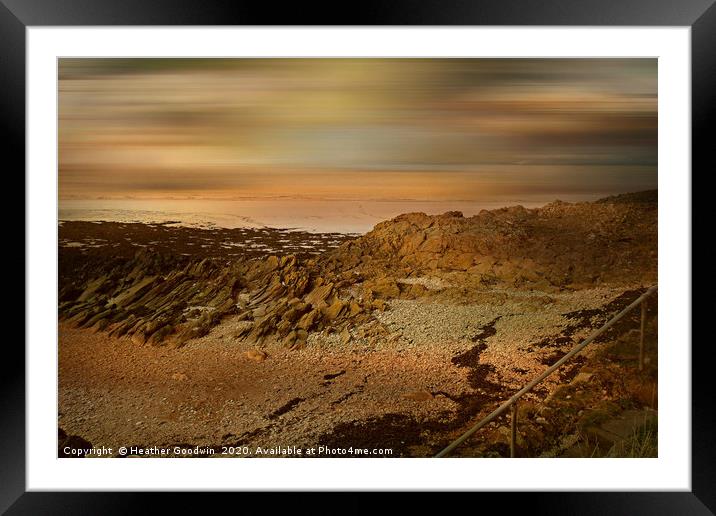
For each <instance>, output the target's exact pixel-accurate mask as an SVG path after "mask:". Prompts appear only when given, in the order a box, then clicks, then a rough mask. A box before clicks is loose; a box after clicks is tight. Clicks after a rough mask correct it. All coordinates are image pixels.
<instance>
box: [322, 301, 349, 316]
mask: <svg viewBox="0 0 716 516" xmlns="http://www.w3.org/2000/svg"><path fill="white" fill-rule="evenodd" d="M346 309H347V306H346V304H345V303H344V302H343V301H341V300H340V299H336V300H335V301H334V302H333V304H332V305H331V306H329V307H328V308H325V309H324V310H323V315H324V316H325V318H326V320H328V321H333V320H334V319H338V318H339V317H340V316H341V315H342V314H343V313H344V312H345V311H346Z"/></svg>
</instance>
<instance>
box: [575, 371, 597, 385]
mask: <svg viewBox="0 0 716 516" xmlns="http://www.w3.org/2000/svg"><path fill="white" fill-rule="evenodd" d="M592 376H594V374H593V373H578V374H577V376H575V377H574V379H573V380H572V383H579V382H588V381H589V380H591V379H592Z"/></svg>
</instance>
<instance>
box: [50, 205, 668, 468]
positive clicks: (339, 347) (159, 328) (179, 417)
mask: <svg viewBox="0 0 716 516" xmlns="http://www.w3.org/2000/svg"><path fill="white" fill-rule="evenodd" d="M117 244H119V245H117ZM137 244H139V245H137ZM189 244H191V245H189ZM256 245H258V247H255V246H256ZM656 249H657V202H656V193H655V192H645V193H640V194H629V195H625V196H618V197H615V198H608V199H604V200H602V201H599V202H596V203H577V204H569V203H561V202H555V203H551V204H549V205H547V206H544V207H543V208H538V209H525V208H522V207H512V208H504V209H500V210H491V211H483V212H481V213H480V214H478V215H476V216H474V217H469V218H465V217H463V216H462V215H461V214H460V213H457V212H448V213H445V214H443V215H439V216H428V215H425V214H407V215H401V216H399V217H397V218H395V219H393V220H391V221H386V222H384V223H381V224H378V225H377V226H376V227H375V229H374V230H373V231H371V232H370V233H368V234H366V235H364V236H361V237H356V236H355V235H338V234H326V235H318V236H317V235H315V234H303V233H300V232H293V231H286V230H268V229H251V230H219V229H217V230H216V231H214V230H200V229H192V228H182V227H173V226H172V225H170V224H165V225H142V224H138V225H135V224H122V223H87V222H63V223H62V224H61V226H60V250H59V254H60V289H59V302H60V304H59V315H60V320H61V323H60V341H59V351H60V407H59V411H60V423H61V426H62V427H63V428H64V429H65V430H66V431H67V432H68V433H69V432H72V434H75V435H81V436H82V437H83V438H85V439H87V440H88V441H90V442H92V443H93V444H95V445H96V446H103V445H107V446H109V445H114V446H122V445H127V444H138V443H143V444H142V445H146V446H153V445H160V444H164V445H167V446H171V445H177V444H182V445H184V444H186V445H191V446H197V445H202V446H210V447H211V446H213V447H219V448H221V447H225V446H233V447H236V446H246V445H251V446H255V445H262V444H261V443H263V442H275V441H276V440H277V439H278V440H280V441H281V442H282V444H281V445H282V446H287V447H290V446H304V447H310V446H314V445H317V444H324V445H326V446H327V447H329V448H330V447H333V448H336V447H338V448H340V447H343V446H348V445H352V446H373V447H377V446H379V445H380V443H383V444H382V445H383V446H385V447H390V448H392V449H393V450H394V455H393V456H430V454H432V453H434V452H435V451H436V450H437V449H438V448H439V447H440V446H443V445H444V444H445V443H446V442H448V441H449V439H450V438H452V437H453V436H454V435H458V434H459V431H460V429H461V428H464V427H465V425H466V424H467V423H468V422H469V421H471V420H472V419H474V417H476V416H477V415H479V414H480V413H482V412H483V411H485V410H488V409H490V407H493V406H494V404H495V403H497V402H499V401H500V400H502V399H504V398H505V397H507V396H508V395H509V394H510V393H511V392H512V391H514V389H516V388H519V387H520V386H521V385H523V384H524V383H525V381H526V380H529V379H531V378H532V377H534V376H536V374H538V373H539V372H541V371H542V370H543V369H544V367H546V365H547V364H550V363H552V362H553V361H555V360H556V359H558V358H559V357H560V356H561V355H562V354H563V353H564V352H566V350H568V349H569V348H570V347H571V346H572V345H574V344H575V343H576V342H578V341H579V339H581V338H583V337H584V336H586V334H587V333H588V332H589V331H590V330H591V329H592V328H595V327H597V326H598V325H599V324H601V323H603V322H604V321H605V320H606V319H607V318H608V317H609V316H610V315H611V314H612V313H614V312H615V311H618V310H619V309H621V307H623V306H626V304H628V303H629V302H630V300H632V298H635V296H638V295H639V293H640V292H641V291H643V289H644V288H646V287H647V286H649V285H651V284H654V283H655V282H656V269H657V267H656V265H657V254H656ZM629 324H633V321H625V323H624V325H625V326H624V327H622V328H620V329H617V330H615V331H614V332H613V333H612V334H610V335H609V336H606V337H605V339H604V342H607V341H610V340H613V339H614V338H617V337H618V334H619V332H623V331H626V330H627V329H628V327H629V326H628V325H629ZM584 360H586V358H584V359H583V360H582V361H576V362H575V363H573V364H572V365H571V366H570V367H568V368H565V370H564V371H563V372H562V376H561V378H559V377H555V378H554V379H553V380H551V381H549V382H546V383H545V384H543V386H541V387H540V389H538V390H536V391H535V392H534V393H532V394H531V395H530V396H532V397H533V399H534V400H538V399H543V398H545V397H547V396H549V395H550V393H551V392H553V391H554V389H556V387H557V385H558V382H560V381H564V382H569V381H570V380H571V379H572V378H573V377H574V376H575V375H577V373H578V372H579V367H580V365H581V364H582V363H583V362H584ZM493 451H494V450H493Z"/></svg>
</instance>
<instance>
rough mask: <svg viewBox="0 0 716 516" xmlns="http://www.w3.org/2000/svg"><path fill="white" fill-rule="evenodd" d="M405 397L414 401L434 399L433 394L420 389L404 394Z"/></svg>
mask: <svg viewBox="0 0 716 516" xmlns="http://www.w3.org/2000/svg"><path fill="white" fill-rule="evenodd" d="M403 398H405V399H408V400H413V401H428V400H431V399H433V395H432V394H431V393H430V392H428V391H426V390H420V391H414V392H408V393H406V394H403Z"/></svg>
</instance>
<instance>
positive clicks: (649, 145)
mask: <svg viewBox="0 0 716 516" xmlns="http://www.w3.org/2000/svg"><path fill="white" fill-rule="evenodd" d="M58 131H59V149H58V152H59V195H60V199H127V198H131V199H244V198H315V199H324V198H330V199H419V200H429V199H439V200H448V201H449V200H479V199H497V198H501V197H505V198H508V197H509V198H521V197H525V198H527V197H530V196H546V197H550V196H553V197H557V196H559V197H561V198H563V199H565V200H568V198H569V196H570V195H575V196H577V195H585V194H594V195H595V196H599V195H603V194H611V193H620V192H627V191H636V190H644V189H649V188H656V185H657V61H656V60H655V59H442V58H439V59H61V60H60V62H59V126H58Z"/></svg>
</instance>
